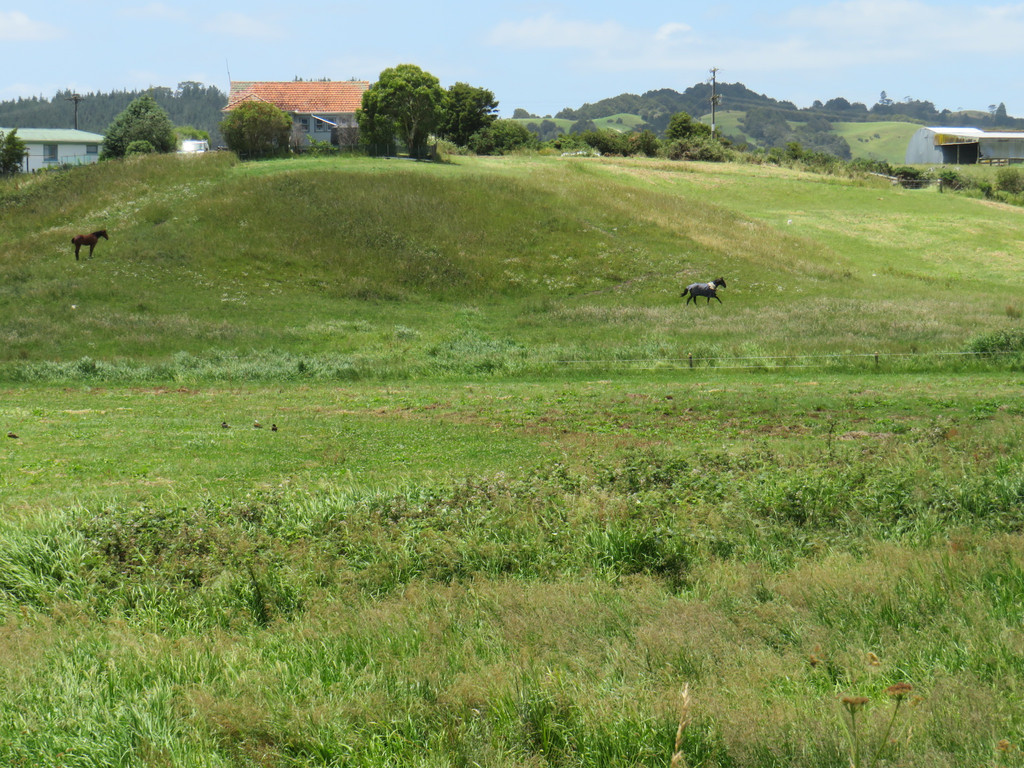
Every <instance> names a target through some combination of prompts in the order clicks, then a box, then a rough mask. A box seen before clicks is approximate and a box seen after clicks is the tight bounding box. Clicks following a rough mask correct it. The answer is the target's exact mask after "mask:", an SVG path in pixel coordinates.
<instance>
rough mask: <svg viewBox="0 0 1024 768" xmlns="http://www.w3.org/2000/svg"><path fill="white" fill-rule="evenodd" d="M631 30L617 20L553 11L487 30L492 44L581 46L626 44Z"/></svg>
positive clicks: (522, 46) (619, 45) (521, 46)
mask: <svg viewBox="0 0 1024 768" xmlns="http://www.w3.org/2000/svg"><path fill="white" fill-rule="evenodd" d="M633 38H634V34H633V33H632V32H630V31H629V30H627V29H626V28H625V27H623V26H622V25H621V24H619V23H618V22H616V21H606V22H592V21H563V20H561V19H558V18H556V17H555V16H554V15H553V14H550V13H545V14H544V15H543V16H539V17H537V18H532V19H524V20H523V21H515V22H513V21H505V22H502V23H501V24H499V25H498V26H497V27H495V28H494V29H493V30H492V32H491V34H490V42H491V43H492V44H493V45H505V46H509V47H514V48H584V49H593V48H601V47H607V46H615V47H622V46H623V45H628V44H629V42H630V41H631V40H632V39H633Z"/></svg>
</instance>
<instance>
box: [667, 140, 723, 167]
mask: <svg viewBox="0 0 1024 768" xmlns="http://www.w3.org/2000/svg"><path fill="white" fill-rule="evenodd" d="M665 156H666V157H667V158H668V159H669V160H702V161H705V162H712V163H724V162H726V161H727V160H729V158H730V154H729V150H727V149H726V148H725V146H724V145H723V144H722V143H721V142H720V141H718V140H717V139H712V138H710V137H697V138H692V139H679V140H677V141H673V142H671V143H670V144H668V145H667V146H666V147H665Z"/></svg>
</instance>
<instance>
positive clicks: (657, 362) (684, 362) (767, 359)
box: [554, 352, 1019, 370]
mask: <svg viewBox="0 0 1024 768" xmlns="http://www.w3.org/2000/svg"><path fill="white" fill-rule="evenodd" d="M1017 354H1019V353H1017V352H885V353H881V352H847V353H837V354H821V355H745V356H741V355H732V356H729V355H715V356H705V357H694V356H693V355H692V354H688V355H687V356H686V357H661V358H653V359H644V358H633V359H630V358H625V359H597V360H590V359H585V360H578V359H577V360H555V361H554V363H555V364H556V365H604V366H615V365H632V366H634V367H648V368H654V367H661V366H665V365H670V364H676V366H677V367H680V368H683V367H685V368H698V367H701V368H711V367H714V368H717V369H719V370H740V369H745V368H762V367H765V366H767V365H769V364H770V363H776V364H777V363H778V362H779V361H789V360H792V361H803V362H801V363H797V362H794V363H791V364H790V363H787V364H786V365H785V366H784V367H786V368H815V367H818V366H821V365H824V364H826V363H828V362H836V361H841V360H845V359H855V358H860V359H864V358H869V359H874V362H875V365H876V366H877V365H880V364H881V363H882V361H883V360H884V359H885V358H894V357H901V358H914V357H997V356H1005V355H1017ZM744 360H747V361H756V362H748V363H747V364H740V365H721V364H720V363H722V362H729V361H733V362H735V361H744ZM814 360H818V361H819V362H813V361H814ZM779 367H783V366H779Z"/></svg>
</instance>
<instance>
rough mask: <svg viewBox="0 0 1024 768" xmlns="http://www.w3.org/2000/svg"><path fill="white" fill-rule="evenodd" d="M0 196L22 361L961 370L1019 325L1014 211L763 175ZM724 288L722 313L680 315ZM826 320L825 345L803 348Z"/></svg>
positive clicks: (560, 163) (455, 170)
mask: <svg viewBox="0 0 1024 768" xmlns="http://www.w3.org/2000/svg"><path fill="white" fill-rule="evenodd" d="M766 190H767V191H768V193H767V194H766ZM2 194H3V198H2V200H3V205H4V219H5V222H4V223H5V230H6V231H7V232H8V233H10V234H9V238H10V239H9V241H8V247H7V253H6V256H5V259H4V260H3V262H2V264H0V274H2V277H3V281H2V288H0V292H2V296H3V298H4V301H3V303H2V304H0V322H2V324H3V327H4V328H5V329H6V330H5V334H4V335H5V338H4V341H5V343H4V345H3V347H2V349H0V358H2V359H5V360H7V361H8V362H10V363H11V364H15V365H16V364H18V363H19V362H20V361H73V360H77V359H79V358H82V357H85V356H88V357H91V358H96V359H101V360H110V361H116V360H122V361H136V362H145V363H150V364H155V363H167V362H169V361H171V360H172V359H173V358H174V356H175V355H178V354H186V355H197V356H204V355H205V356H209V355H210V354H212V351H214V350H216V351H218V352H224V351H230V352H231V353H237V354H249V353H252V352H260V353H271V352H274V353H282V354H283V353H288V354H290V355H308V356H311V357H325V356H326V357H331V358H333V359H335V360H341V361H346V362H345V364H346V365H350V366H352V367H353V368H354V369H355V370H357V371H360V372H361V373H372V371H373V370H375V369H376V368H378V367H380V369H381V370H391V369H395V370H399V369H400V370H403V371H405V372H407V373H409V372H412V371H415V370H429V369H431V368H432V366H433V365H434V364H437V363H438V358H439V357H444V354H442V352H441V351H442V350H447V349H451V348H452V346H453V345H455V346H458V345H465V344H469V343H470V342H469V340H468V339H469V337H473V338H475V339H476V342H479V344H480V345H481V351H483V350H490V351H491V353H494V354H496V353H497V352H498V351H499V350H504V352H502V353H501V355H499V356H509V355H511V356H513V357H517V358H518V359H519V360H520V364H524V365H531V366H540V367H543V366H544V365H550V364H551V363H552V361H556V360H562V359H567V358H575V357H593V356H597V357H601V358H608V357H616V356H624V357H641V358H651V357H661V356H678V355H680V354H684V353H686V352H688V351H696V350H712V351H714V352H715V353H717V354H720V355H722V354H737V353H740V352H742V351H744V350H751V349H760V350H762V351H763V352H764V353H766V354H775V355H784V354H800V353H810V352H817V353H821V352H824V351H834V350H835V349H836V346H835V345H836V338H837V336H838V337H841V338H842V340H843V341H842V346H841V350H842V351H848V352H858V353H859V352H875V351H881V352H906V351H910V350H942V351H950V350H958V349H960V348H962V346H963V345H964V344H965V343H966V341H967V340H968V339H969V338H970V337H971V336H972V335H974V334H975V333H977V332H978V331H979V330H981V329H986V328H992V329H995V328H1000V327H1003V326H1004V325H1006V324H1007V323H1008V322H1009V319H1008V318H1007V315H1006V311H1007V307H1009V306H1016V305H1017V304H1019V288H1020V279H1021V275H1020V272H1019V271H1018V270H1017V267H1016V265H1015V263H1014V262H1013V261H1012V260H1010V259H1008V258H1006V257H1005V256H1004V255H1005V254H1008V253H1012V252H1013V251H1014V250H1015V248H1016V243H1017V236H1016V229H1015V223H1016V221H1017V219H1018V217H1019V215H1020V213H1019V211H1018V210H1015V209H1010V208H1003V207H999V206H991V205H985V204H984V203H981V202H978V201H976V200H972V199H967V198H960V197H956V196H938V195H937V194H930V193H929V192H920V193H918V192H907V191H901V190H897V189H892V188H890V187H888V186H887V185H886V184H885V182H880V181H868V180H865V179H859V180H848V181H843V180H839V179H825V178H820V177H814V176H810V175H802V174H800V173H796V172H787V171H783V170H778V169H772V170H768V169H764V168H759V167H756V166H743V165H734V166H725V167H712V166H701V165H676V164H672V163H657V162H653V161H611V162H589V161H586V160H580V161H578V162H566V161H564V160H562V159H559V158H541V157H535V158H529V159H523V160H509V159H492V160H487V159H460V160H459V161H458V162H457V163H452V164H441V165H424V164H415V163H408V162H406V161H398V160H396V161H375V160H340V161H323V160H306V161H288V162H284V163H265V164H260V165H255V166H252V165H238V164H236V163H235V162H234V161H233V160H232V159H231V157H230V156H229V155H211V156H209V157H206V158H197V159H191V160H181V159H179V158H176V157H167V158H156V159H151V160H147V161H146V162H144V163H134V164H132V163H129V164H123V165H122V164H101V165H98V166H95V167H91V168H85V169H82V170H80V171H76V172H75V173H72V174H65V175H53V176H34V177H26V178H22V179H18V180H16V181H13V182H8V183H6V185H5V187H4V189H3V192H2ZM962 217H969V218H970V219H971V221H972V226H971V227H970V228H960V227H950V226H949V225H948V224H947V222H948V221H950V220H953V221H956V220H958V219H960V218H962ZM100 228H105V229H107V230H108V231H109V232H110V240H109V241H102V242H101V243H100V245H99V246H98V248H97V251H96V255H95V257H94V258H93V259H91V260H90V259H83V260H81V261H77V262H76V261H75V260H74V258H73V256H72V247H71V245H70V239H71V236H72V235H73V234H75V233H77V232H87V231H91V230H94V229H100ZM979 242H980V243H982V244H981V245H980V246H979ZM719 276H721V277H726V278H727V280H728V282H729V288H728V293H727V296H728V301H729V312H728V313H727V314H725V315H724V316H723V314H722V313H718V315H713V314H712V312H704V313H695V312H693V311H686V310H683V309H682V308H681V307H680V302H679V293H680V291H681V290H682V288H683V287H684V286H685V285H687V284H688V283H690V282H695V281H700V280H708V279H711V278H713V277H719ZM954 285H955V286H956V290H955V291H954V290H951V289H950V286H954ZM689 309H690V310H692V307H690V308H689ZM825 313H827V315H828V317H829V318H830V322H831V324H832V326H833V327H834V328H835V331H836V333H835V334H831V335H830V336H829V337H828V338H825V337H823V336H822V335H821V334H816V333H812V334H807V333H806V325H805V323H806V322H807V321H808V320H809V319H810V318H815V317H822V316H823V315H824V314H825ZM612 318H616V319H615V321H614V323H613V324H610V321H611V319H612ZM552 327H558V328H559V329H560V330H563V331H565V333H562V334H558V335H552V334H551V328H552ZM752 327H756V328H757V329H758V330H757V333H756V334H751V333H750V332H749V329H750V328H752ZM113 329H117V333H116V334H115V333H112V330H113ZM463 352H465V350H463ZM453 354H454V353H453ZM461 355H462V353H460V354H459V355H455V357H457V358H458V357H461ZM509 359H510V358H509ZM450 362H451V363H452V364H453V365H455V366H456V367H459V365H461V363H458V362H455V361H450Z"/></svg>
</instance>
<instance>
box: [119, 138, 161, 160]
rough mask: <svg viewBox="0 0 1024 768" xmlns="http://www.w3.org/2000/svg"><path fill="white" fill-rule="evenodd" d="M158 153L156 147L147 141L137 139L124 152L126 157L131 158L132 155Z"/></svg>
mask: <svg viewBox="0 0 1024 768" xmlns="http://www.w3.org/2000/svg"><path fill="white" fill-rule="evenodd" d="M154 152H156V147H154V146H153V144H152V143H151V142H149V141H146V140H145V139H136V140H135V141H133V142H131V143H130V144H129V145H128V147H127V148H126V149H125V151H124V156H125V157H131V156H132V155H151V154H153V153H154Z"/></svg>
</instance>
